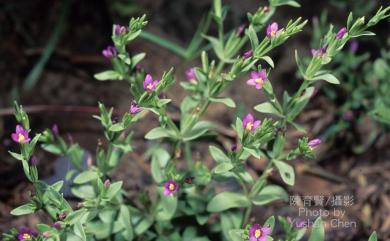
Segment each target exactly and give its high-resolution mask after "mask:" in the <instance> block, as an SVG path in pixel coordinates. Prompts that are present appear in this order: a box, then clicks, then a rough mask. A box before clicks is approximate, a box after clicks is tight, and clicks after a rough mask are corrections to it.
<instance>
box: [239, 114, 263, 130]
mask: <svg viewBox="0 0 390 241" xmlns="http://www.w3.org/2000/svg"><path fill="white" fill-rule="evenodd" d="M260 124H261V121H260V120H256V121H255V119H254V118H253V115H252V114H251V113H249V114H247V115H246V116H245V118H244V120H243V121H242V127H243V128H244V129H245V131H247V132H251V131H252V132H253V131H255V130H256V129H257V127H259V126H260Z"/></svg>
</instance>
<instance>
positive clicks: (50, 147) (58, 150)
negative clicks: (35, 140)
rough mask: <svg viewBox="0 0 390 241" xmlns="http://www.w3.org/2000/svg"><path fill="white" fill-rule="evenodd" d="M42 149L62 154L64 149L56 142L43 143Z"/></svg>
mask: <svg viewBox="0 0 390 241" xmlns="http://www.w3.org/2000/svg"><path fill="white" fill-rule="evenodd" d="M41 147H42V149H44V150H45V151H47V152H50V153H52V154H55V155H61V154H62V150H61V148H60V147H59V146H57V145H54V144H42V146H41Z"/></svg>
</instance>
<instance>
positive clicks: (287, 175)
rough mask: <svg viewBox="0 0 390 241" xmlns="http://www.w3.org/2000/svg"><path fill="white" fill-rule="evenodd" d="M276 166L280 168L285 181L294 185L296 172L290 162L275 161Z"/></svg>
mask: <svg viewBox="0 0 390 241" xmlns="http://www.w3.org/2000/svg"><path fill="white" fill-rule="evenodd" d="M274 163H275V166H276V167H277V168H278V170H279V174H280V176H281V177H282V179H283V181H284V182H285V183H286V184H288V185H290V186H293V185H294V183H295V172H294V168H293V167H292V166H290V165H289V164H287V163H285V162H282V161H274Z"/></svg>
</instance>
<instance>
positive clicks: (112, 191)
mask: <svg viewBox="0 0 390 241" xmlns="http://www.w3.org/2000/svg"><path fill="white" fill-rule="evenodd" d="M122 184H123V182H122V181H118V182H114V183H111V185H110V187H109V188H108V190H107V192H106V195H105V196H106V197H108V198H109V199H112V198H114V197H115V196H116V195H117V194H118V192H119V191H120V190H121V188H122Z"/></svg>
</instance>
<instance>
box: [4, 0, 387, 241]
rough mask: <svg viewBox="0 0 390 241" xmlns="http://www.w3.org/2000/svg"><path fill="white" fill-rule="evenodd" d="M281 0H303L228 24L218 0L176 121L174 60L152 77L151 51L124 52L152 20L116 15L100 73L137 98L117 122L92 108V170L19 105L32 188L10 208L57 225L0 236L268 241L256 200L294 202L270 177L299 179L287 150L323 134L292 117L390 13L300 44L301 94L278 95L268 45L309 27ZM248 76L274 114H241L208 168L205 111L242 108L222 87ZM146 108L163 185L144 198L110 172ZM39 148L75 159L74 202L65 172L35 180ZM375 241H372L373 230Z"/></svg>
mask: <svg viewBox="0 0 390 241" xmlns="http://www.w3.org/2000/svg"><path fill="white" fill-rule="evenodd" d="M282 5H290V6H294V7H297V6H299V4H298V3H297V2H295V1H292V0H270V2H269V6H267V7H261V8H259V9H258V10H257V11H255V12H254V13H248V24H247V25H245V26H241V27H239V28H238V29H237V30H235V31H230V32H228V33H226V32H225V31H224V20H225V18H226V16H227V7H225V6H223V5H222V3H221V0H214V2H213V9H212V11H211V13H212V19H213V21H214V23H215V24H216V26H217V29H218V32H217V36H211V35H209V33H207V32H201V33H199V34H197V35H196V36H203V37H204V38H205V39H206V40H207V41H208V42H209V43H210V44H211V49H210V51H206V50H204V51H202V52H201V54H200V62H201V65H200V66H196V67H193V68H190V69H189V70H188V71H187V72H186V78H187V80H188V81H182V82H180V84H181V86H182V87H183V88H184V90H185V91H187V93H188V94H187V95H186V97H185V98H184V100H183V101H182V102H181V103H180V119H179V120H176V119H173V118H172V117H171V116H170V115H169V114H168V112H167V106H168V105H169V104H170V102H171V100H170V99H168V98H166V97H165V95H164V92H165V91H166V90H167V89H168V88H169V86H171V85H172V84H173V83H174V82H175V76H174V69H173V68H172V69H171V70H169V71H167V72H165V73H163V74H162V76H161V77H156V76H154V77H153V76H152V75H150V74H148V73H145V71H144V70H143V69H142V68H140V67H139V65H138V64H139V63H140V61H142V59H143V58H145V54H144V53H139V54H129V53H128V52H127V51H126V46H127V45H128V44H129V43H131V42H132V41H133V40H134V39H135V38H136V37H137V36H139V35H140V34H141V32H142V29H143V28H144V27H145V25H146V24H147V22H146V21H145V16H142V17H140V18H133V19H131V20H130V22H129V25H128V26H120V25H114V26H113V31H112V41H113V45H112V46H109V47H107V48H106V49H104V50H103V52H102V54H103V56H104V57H105V58H107V59H108V60H110V61H111V63H112V69H110V70H107V71H104V72H102V73H99V74H96V75H95V78H96V79H98V80H101V81H104V80H124V81H127V82H128V84H129V87H130V92H131V94H132V96H133V100H132V101H131V104H130V106H129V111H128V112H126V113H124V114H123V115H122V117H121V118H120V119H119V120H115V121H114V120H113V119H114V118H113V109H112V108H107V107H105V106H104V104H102V103H100V104H99V108H100V115H98V116H94V117H95V118H96V119H97V120H99V121H100V123H101V126H102V128H103V131H104V136H105V141H104V143H99V144H98V146H97V147H96V153H95V155H94V157H93V161H89V162H88V165H87V168H86V169H85V168H84V154H83V150H82V148H81V147H80V146H79V145H77V144H75V143H73V142H70V143H68V142H67V141H66V140H65V139H64V138H62V137H61V136H60V134H59V131H58V128H57V127H55V128H52V129H46V130H44V131H43V132H41V133H38V134H35V135H34V136H30V135H31V132H32V131H33V129H32V128H31V127H30V123H29V118H28V116H27V114H26V112H25V111H24V110H23V108H22V107H21V106H19V105H18V104H15V117H16V120H17V122H18V123H19V124H18V125H17V126H16V130H15V133H13V134H12V139H13V140H14V141H15V142H17V143H19V144H20V151H19V152H10V154H11V155H12V156H13V157H14V158H15V159H17V160H20V162H21V163H22V166H23V170H24V173H25V175H26V177H27V178H28V180H29V181H30V182H31V183H32V185H33V186H34V192H33V193H31V198H30V201H29V202H28V203H26V204H23V205H22V206H20V207H17V208H15V209H14V210H12V214H13V215H26V214H31V213H35V212H37V211H39V210H42V211H44V212H45V213H46V214H47V215H48V216H49V217H50V218H51V220H52V223H46V224H44V223H42V224H38V225H37V231H33V230H30V229H25V228H23V229H19V230H17V229H13V230H11V231H10V232H8V233H6V234H4V240H53V241H54V240H75V241H76V240H80V241H81V240H83V241H86V240H118V241H119V240H158V241H165V240H166V241H174V240H177V241H180V240H197V241H207V240H230V241H241V240H249V241H265V240H272V236H273V234H272V232H273V229H274V225H275V217H273V216H272V217H270V218H268V219H267V220H266V221H265V223H263V224H257V223H253V222H252V219H250V217H251V214H252V207H253V205H265V204H267V203H270V202H272V201H275V200H286V199H287V198H288V194H287V192H286V190H285V188H284V187H282V186H279V185H275V184H272V183H270V182H269V181H268V180H267V178H268V176H269V175H270V174H271V172H272V170H277V172H278V173H279V175H280V177H281V179H282V180H283V182H284V183H286V184H287V185H294V181H295V172H294V168H293V166H292V165H291V164H289V163H288V160H293V159H296V158H302V157H307V158H314V153H313V149H314V148H315V147H316V146H318V145H320V143H321V140H319V139H317V138H310V136H309V134H307V133H306V131H305V130H304V128H302V127H301V126H300V125H299V124H298V123H296V122H295V119H296V117H297V116H298V115H299V114H300V113H301V112H302V111H303V109H304V108H305V106H306V105H307V104H308V103H309V101H310V98H311V97H312V96H313V93H314V87H313V85H314V84H315V83H316V82H317V81H320V80H325V81H327V82H329V83H331V84H339V81H338V79H337V78H336V77H335V76H334V75H333V74H332V71H331V70H328V69H326V66H327V64H329V63H330V62H331V61H332V60H333V59H334V57H335V56H336V55H337V54H338V53H339V52H341V51H342V49H343V47H344V46H345V44H346V43H347V42H348V41H349V40H351V39H352V38H356V37H359V36H362V35H371V32H368V31H367V29H368V28H370V27H371V26H373V25H375V24H377V23H378V22H379V21H380V20H382V19H384V18H386V17H388V12H389V11H390V8H386V9H382V8H381V9H379V10H378V12H377V13H376V14H375V15H374V16H373V17H372V18H370V19H369V20H368V21H366V20H365V18H364V17H361V18H357V19H354V18H353V17H352V14H350V15H349V17H348V21H347V24H346V26H345V27H343V28H341V29H338V30H336V31H335V29H334V28H333V27H332V26H330V28H329V31H328V32H327V33H326V34H325V36H324V37H323V38H322V39H321V41H320V42H319V43H318V46H317V48H316V49H312V50H311V53H312V56H311V58H310V60H309V61H308V62H307V63H305V62H304V61H303V59H301V58H300V57H299V55H298V53H297V52H295V56H296V62H297V65H298V70H299V73H300V77H302V83H301V85H300V87H299V89H298V90H297V91H296V92H295V93H293V94H291V93H288V92H287V91H285V92H284V93H283V96H282V97H281V98H280V97H279V96H276V95H275V93H274V91H273V88H272V69H273V68H274V62H273V60H272V59H271V57H269V54H270V53H271V51H272V50H273V49H275V48H277V47H278V46H280V45H282V44H284V43H286V41H288V39H289V38H291V37H293V36H294V35H296V34H297V33H299V32H301V31H302V29H303V28H304V26H305V25H306V23H307V21H305V20H302V19H301V18H298V19H296V20H291V21H289V22H288V23H287V24H286V25H285V26H280V25H279V24H278V23H275V22H274V23H268V22H269V20H270V19H271V17H272V16H273V15H274V13H275V11H276V10H277V8H279V6H282ZM259 37H261V38H259ZM195 42H197V41H195ZM197 43H199V42H197ZM247 43H248V45H249V46H250V47H249V48H248V49H247ZM243 76H247V81H246V84H247V85H248V88H256V89H257V90H258V91H261V92H262V93H263V94H264V95H265V97H266V98H267V101H266V102H264V103H260V104H258V105H257V106H255V107H254V109H255V110H256V111H257V112H260V113H266V114H270V115H272V117H273V118H265V119H263V120H256V119H255V117H254V116H253V114H252V113H248V114H246V115H245V116H242V117H238V118H237V119H236V120H235V121H234V123H232V128H233V129H234V131H235V133H236V136H237V144H236V145H235V146H233V147H232V149H231V150H223V149H222V148H221V147H218V146H215V145H210V146H209V148H208V151H209V153H210V155H211V157H212V158H213V160H214V161H215V165H214V167H213V168H211V169H210V168H209V167H208V166H207V165H205V163H203V162H202V161H196V160H194V157H193V154H192V150H193V148H194V145H196V144H197V141H199V139H200V138H204V137H208V138H210V139H211V140H213V138H214V137H215V136H216V135H217V134H218V133H217V131H216V128H215V127H216V125H215V123H212V122H209V121H206V120H203V119H202V116H203V114H204V113H205V112H206V110H207V109H208V107H209V106H210V104H213V103H223V104H225V105H226V106H227V107H229V108H235V106H236V105H235V102H234V101H233V100H232V99H231V98H229V97H226V96H221V95H222V93H223V92H224V90H226V89H227V88H228V87H229V86H230V85H231V83H232V82H233V81H239V78H240V77H243ZM145 112H152V113H154V114H155V115H157V116H158V120H159V126H158V127H155V128H153V129H151V130H150V131H149V132H148V133H147V134H146V135H145V138H146V139H147V140H153V145H152V146H151V147H150V149H149V150H148V151H147V152H146V154H145V155H147V156H148V157H149V158H150V166H151V174H152V176H153V179H154V181H155V187H156V188H155V193H148V192H146V191H144V190H139V191H137V192H138V195H137V196H136V197H131V198H130V196H129V195H128V193H127V192H126V190H124V189H123V187H122V186H123V181H121V180H115V179H113V177H112V176H111V172H112V170H113V169H114V168H115V167H116V166H117V164H118V162H119V161H120V160H121V158H122V157H123V155H124V154H126V153H128V152H131V151H133V146H132V132H131V131H130V129H131V126H132V125H133V124H134V123H136V122H142V119H143V116H144V115H143V114H144V113H145ZM289 126H292V127H293V128H296V129H297V130H299V131H300V132H302V134H303V135H304V137H302V138H300V139H299V140H297V145H296V147H294V148H293V149H288V148H287V147H286V145H285V143H286V131H287V128H288V127H289ZM37 147H41V148H43V149H44V150H46V151H48V152H50V153H54V154H57V155H61V156H68V157H69V158H70V159H71V161H72V163H73V164H74V166H75V170H73V171H71V172H69V173H68V175H67V179H68V180H71V181H72V193H73V195H74V196H76V197H77V198H78V199H79V200H80V202H79V203H78V204H77V205H74V204H71V203H70V202H69V201H67V200H66V199H65V198H64V197H63V195H62V194H61V192H60V190H61V188H62V186H63V180H59V181H58V182H56V183H54V184H50V185H49V184H47V183H45V182H43V181H41V180H40V179H39V176H38V171H37V168H36V162H37V160H36V158H35V157H34V152H35V149H36V148H37ZM250 156H252V157H254V158H256V159H264V160H266V161H267V166H266V168H265V169H264V170H263V172H262V174H261V175H260V176H259V177H256V178H255V177H253V176H252V175H250V174H249V172H248V170H247V167H246V165H245V163H246V160H247V159H248V158H249V157H250ZM183 162H184V163H185V164H184V165H183ZM130 178H131V177H130ZM227 180H234V181H235V182H236V183H237V185H239V186H240V189H239V191H233V189H232V190H227V191H219V189H218V183H221V182H226V181H227ZM278 220H279V222H280V223H281V225H282V229H283V231H284V237H281V238H280V240H300V239H301V238H302V237H303V236H304V234H305V232H306V228H304V227H295V226H294V225H293V224H291V223H289V221H288V220H287V219H285V218H283V217H278ZM309 240H310V241H314V240H316V241H321V240H324V228H323V225H322V220H321V218H318V219H317V220H316V221H315V223H314V225H313V228H312V232H311V235H310V238H309ZM370 240H376V234H375V233H374V234H373V235H372V236H371V238H370Z"/></svg>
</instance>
